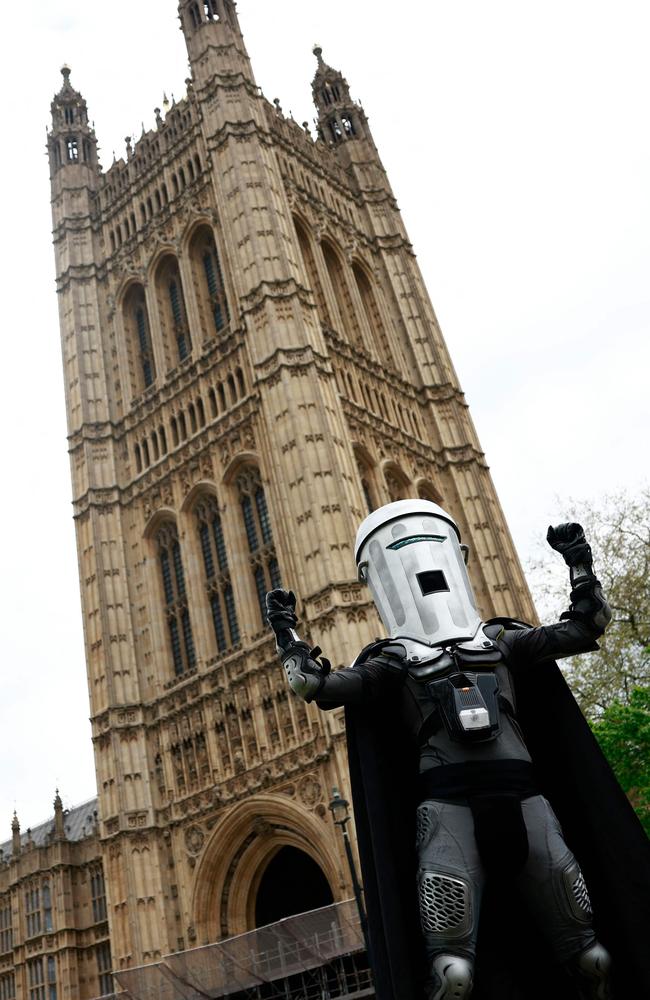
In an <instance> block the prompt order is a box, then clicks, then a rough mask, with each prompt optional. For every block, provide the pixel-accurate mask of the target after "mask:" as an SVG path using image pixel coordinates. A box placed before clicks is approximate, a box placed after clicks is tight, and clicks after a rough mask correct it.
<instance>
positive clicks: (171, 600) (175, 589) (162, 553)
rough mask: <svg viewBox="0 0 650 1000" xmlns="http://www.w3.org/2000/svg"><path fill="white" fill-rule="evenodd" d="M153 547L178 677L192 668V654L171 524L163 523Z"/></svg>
mask: <svg viewBox="0 0 650 1000" xmlns="http://www.w3.org/2000/svg"><path fill="white" fill-rule="evenodd" d="M156 544H157V546H158V560H159V563H160V573H161V577H162V587H163V597H164V601H165V616H166V618H167V628H168V632H169V644H170V648H171V653H172V660H173V663H174V673H175V674H176V676H177V677H180V676H182V674H184V673H186V672H187V671H188V670H193V669H194V668H195V666H196V653H195V651H194V639H193V637H192V625H191V623H190V613H189V610H188V607H187V594H186V591H185V574H184V572H183V561H182V558H181V547H180V543H179V541H178V532H177V531H176V526H175V525H174V524H172V523H171V522H168V523H167V524H165V525H164V526H163V527H162V528H161V529H160V530H159V532H158V534H157V535H156Z"/></svg>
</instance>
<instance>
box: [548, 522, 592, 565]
mask: <svg viewBox="0 0 650 1000" xmlns="http://www.w3.org/2000/svg"><path fill="white" fill-rule="evenodd" d="M546 541H547V542H548V544H549V545H550V546H551V548H552V549H555V551H556V552H559V553H560V555H561V556H562V557H563V559H564V561H565V563H566V564H567V566H585V567H590V566H591V546H590V545H589V542H588V541H587V539H586V538H585V533H584V530H583V528H582V525H581V524H575V523H572V522H570V523H568V524H558V525H556V526H555V527H553V525H550V527H549V529H548V531H547V532H546Z"/></svg>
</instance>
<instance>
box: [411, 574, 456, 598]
mask: <svg viewBox="0 0 650 1000" xmlns="http://www.w3.org/2000/svg"><path fill="white" fill-rule="evenodd" d="M416 576H417V581H418V583H419V584H420V590H421V591H422V593H423V594H424V596H425V597H426V595H427V594H438V593H440V591H442V590H449V587H448V586H447V581H446V580H445V574H444V573H443V572H442V570H441V569H428V570H426V572H424V573H416Z"/></svg>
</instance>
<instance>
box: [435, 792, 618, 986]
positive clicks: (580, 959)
mask: <svg viewBox="0 0 650 1000" xmlns="http://www.w3.org/2000/svg"><path fill="white" fill-rule="evenodd" d="M521 806H522V815H523V818H524V822H525V824H526V830H527V834H528V845H529V851H528V859H527V861H526V863H525V865H524V866H523V868H522V870H521V872H520V873H519V875H518V876H517V887H518V889H519V890H520V893H521V895H522V896H523V901H524V907H525V910H526V911H527V913H526V914H525V917H526V916H530V918H532V920H534V921H535V922H536V923H537V925H538V927H539V930H540V931H541V932H542V934H543V935H544V936H545V938H546V939H547V941H548V943H549V947H550V950H551V951H552V952H553V954H554V956H555V957H556V959H557V960H558V961H559V962H561V963H563V964H565V965H566V966H567V968H569V969H570V971H571V973H572V975H573V976H574V977H575V979H576V982H577V984H578V985H579V989H581V990H582V995H583V997H584V1000H609V998H610V997H611V993H610V992H609V985H608V984H609V966H610V959H609V955H608V953H607V952H606V951H605V949H604V948H603V947H602V946H601V945H600V944H599V943H598V942H597V941H596V939H595V937H594V932H593V929H592V926H591V916H592V914H591V904H590V902H589V894H588V892H587V887H586V886H585V883H584V879H583V877H582V873H581V871H580V868H579V866H578V863H577V861H576V859H575V857H574V856H573V854H572V853H571V851H570V850H569V849H568V847H567V845H566V843H565V842H564V837H563V836H562V831H561V829H560V825H559V823H558V821H557V818H556V816H555V813H554V812H553V810H552V809H551V807H550V805H549V803H548V802H547V801H546V799H544V798H543V797H542V796H541V795H536V796H533V797H531V798H529V799H525V800H524V801H523V802H522V804H521ZM417 849H418V859H419V864H418V899H419V904H420V920H421V924H422V933H423V937H424V943H425V948H426V953H427V958H428V960H429V968H430V976H431V978H430V980H429V983H428V993H427V1000H448V998H450V1000H451V998H452V997H453V998H454V1000H456V998H462V1000H465V998H467V997H469V996H470V993H471V990H472V969H473V964H474V956H475V953H476V936H477V931H478V916H479V910H480V905H481V896H482V892H483V886H484V883H485V871H484V868H483V865H482V863H481V859H480V857H479V853H478V848H477V846H476V839H475V837H474V822H473V819H472V813H471V810H470V808H469V806H464V805H457V804H455V803H451V802H439V801H435V800H428V801H426V802H423V803H422V804H421V805H420V807H419V808H418V812H417ZM525 917H524V918H525Z"/></svg>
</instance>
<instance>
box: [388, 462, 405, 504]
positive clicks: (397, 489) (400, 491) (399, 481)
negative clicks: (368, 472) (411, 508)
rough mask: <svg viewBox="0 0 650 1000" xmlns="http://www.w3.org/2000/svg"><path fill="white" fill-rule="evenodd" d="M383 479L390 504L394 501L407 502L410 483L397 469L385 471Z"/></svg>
mask: <svg viewBox="0 0 650 1000" xmlns="http://www.w3.org/2000/svg"><path fill="white" fill-rule="evenodd" d="M385 479H386V486H387V488H388V495H389V497H390V499H391V502H393V501H395V500H408V498H409V492H410V483H409V481H408V479H407V478H406V476H405V475H404V473H403V472H401V471H400V470H399V469H387V470H386V473H385Z"/></svg>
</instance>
